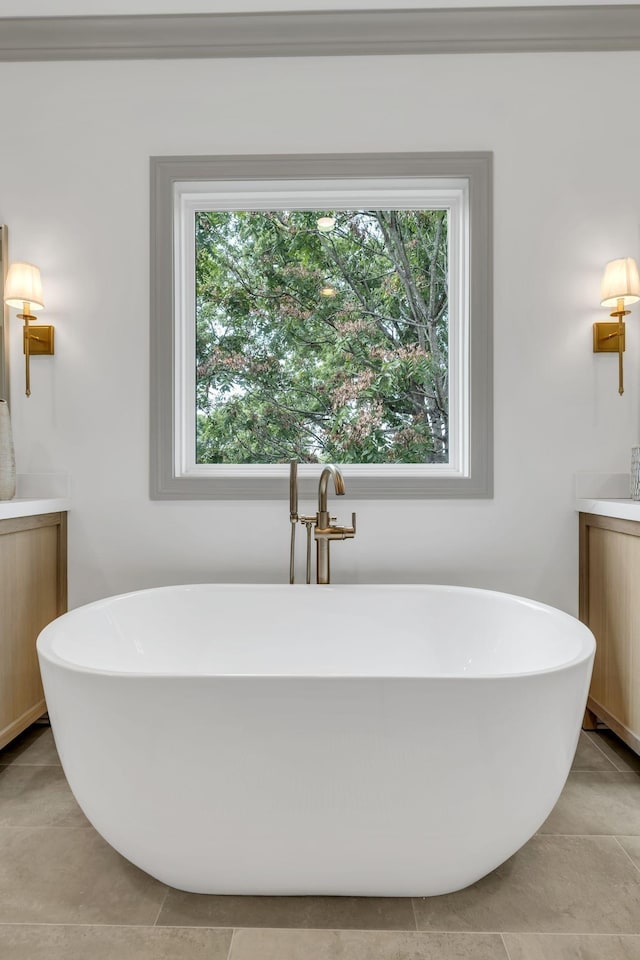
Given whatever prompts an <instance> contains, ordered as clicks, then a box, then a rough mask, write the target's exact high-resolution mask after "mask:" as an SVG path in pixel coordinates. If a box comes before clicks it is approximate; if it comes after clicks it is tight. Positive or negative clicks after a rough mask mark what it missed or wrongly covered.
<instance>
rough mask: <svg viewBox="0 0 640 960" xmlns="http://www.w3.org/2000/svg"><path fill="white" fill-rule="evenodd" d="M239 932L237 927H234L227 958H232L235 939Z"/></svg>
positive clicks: (229, 959) (228, 959)
mask: <svg viewBox="0 0 640 960" xmlns="http://www.w3.org/2000/svg"><path fill="white" fill-rule="evenodd" d="M237 932H238V928H237V927H234V928H233V930H232V931H231V940H229V950H228V952H227V960H231V951H232V950H233V941H234V940H235V938H236V933H237Z"/></svg>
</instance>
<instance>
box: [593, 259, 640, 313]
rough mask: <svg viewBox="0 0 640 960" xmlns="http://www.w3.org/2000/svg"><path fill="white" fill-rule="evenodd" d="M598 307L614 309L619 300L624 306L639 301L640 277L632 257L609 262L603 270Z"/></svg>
mask: <svg viewBox="0 0 640 960" xmlns="http://www.w3.org/2000/svg"><path fill="white" fill-rule="evenodd" d="M600 296H601V298H602V299H601V301H600V306H601V307H615V306H617V304H618V301H619V300H622V302H623V303H624V305H625V306H626V305H627V304H629V303H637V301H638V300H640V276H638V267H637V265H636V262H635V260H634V259H633V257H623V258H622V259H620V260H610V261H609V263H608V264H607V265H606V267H605V270H604V276H603V278H602V287H601V290H600Z"/></svg>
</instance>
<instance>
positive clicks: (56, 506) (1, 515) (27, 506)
mask: <svg viewBox="0 0 640 960" xmlns="http://www.w3.org/2000/svg"><path fill="white" fill-rule="evenodd" d="M68 509H69V499H68V497H40V498H35V497H15V498H14V499H13V500H0V520H10V519H12V518H13V517H33V516H35V515H36V514H37V513H60V512H61V511H63V510H68Z"/></svg>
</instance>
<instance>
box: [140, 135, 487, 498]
mask: <svg viewBox="0 0 640 960" xmlns="http://www.w3.org/2000/svg"><path fill="white" fill-rule="evenodd" d="M367 177H369V178H384V177H389V178H395V179H397V178H402V177H423V178H428V177H433V178H448V177H449V178H454V177H455V178H465V179H466V180H467V181H468V184H469V230H470V237H469V310H470V343H469V378H470V383H469V390H470V404H469V408H470V425H469V429H470V451H469V453H470V458H469V467H470V469H469V475H468V476H465V477H436V476H432V477H407V476H404V477H400V476H398V477H394V476H393V475H392V471H389V474H390V475H389V476H387V477H360V478H357V477H350V478H349V497H350V498H355V499H367V500H379V499H399V500H401V499H449V498H458V499H459V498H467V499H475V498H487V497H492V496H493V342H492V328H493V301H492V297H493V216H492V214H493V154H491V153H489V152H473V153H471V152H469V153H468V152H462V153H380V154H371V153H366V154H314V155H295V154H294V155H273V154H271V155H266V156H259V155H239V156H211V157H206V156H205V157H151V258H150V268H151V276H150V284H151V286H150V307H151V315H150V346H151V353H150V388H151V397H150V429H151V436H150V496H151V499H153V500H167V499H168V500H219V499H222V500H263V499H268V500H272V499H280V498H281V497H282V496H283V495H286V492H287V490H288V488H287V485H286V482H285V473H284V471H285V469H286V468H283V478H282V479H279V478H277V477H265V476H260V475H259V470H260V466H259V465H257V466H256V476H255V478H254V477H246V476H245V477H233V478H230V477H220V478H212V477H179V476H176V475H175V471H174V402H173V393H174V389H175V382H174V380H175V378H174V369H175V355H174V351H175V346H174V344H175V336H174V323H175V317H174V304H175V290H174V264H173V258H174V201H173V197H174V189H173V185H174V183H176V182H184V181H212V180H236V181H237V180H258V179H259V180H273V182H274V186H275V185H276V184H277V182H278V181H281V180H295V179H299V180H312V179H316V180H318V179H341V180H343V179H348V178H353V179H354V180H357V179H362V178H367ZM316 485H317V480H316V481H315V482H314V481H312V480H310V479H306V478H302V479H301V481H300V495H301V497H303V498H304V497H308V498H311V497H312V496H313V494H314V489H315V486H316ZM283 491H285V493H284V494H283Z"/></svg>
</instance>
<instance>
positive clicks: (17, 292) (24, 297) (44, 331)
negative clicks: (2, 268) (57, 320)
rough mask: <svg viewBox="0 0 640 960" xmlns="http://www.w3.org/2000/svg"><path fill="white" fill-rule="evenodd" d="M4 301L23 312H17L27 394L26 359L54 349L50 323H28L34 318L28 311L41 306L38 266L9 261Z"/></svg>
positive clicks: (46, 353) (48, 354) (39, 308)
mask: <svg viewBox="0 0 640 960" xmlns="http://www.w3.org/2000/svg"><path fill="white" fill-rule="evenodd" d="M4 302H5V303H6V304H7V306H9V307H17V308H18V309H20V307H22V313H19V314H18V315H17V316H18V319H19V320H24V327H23V328H22V347H23V350H24V354H25V375H26V390H25V393H26V395H27V396H28V397H30V396H31V376H30V372H29V359H30V358H31V357H32V356H37V355H47V356H50V355H52V354H53V352H54V350H53V327H52V326H38V327H33V326H32V327H30V326H29V321H31V320H35V319H36V318H35V317H34V316H33V315H32V313H31V311H32V310H34V311H36V310H42V309H43V308H44V300H43V299H42V283H41V282H40V270H39V269H38V267H34V265H33V264H32V263H12V264H11V266H10V267H9V272H8V274H7V279H6V282H5V285H4Z"/></svg>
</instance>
